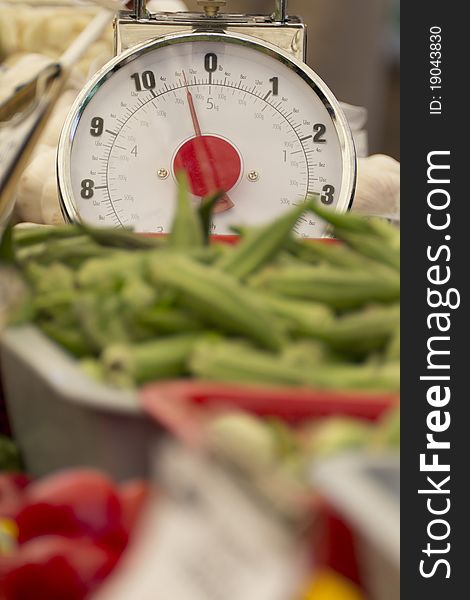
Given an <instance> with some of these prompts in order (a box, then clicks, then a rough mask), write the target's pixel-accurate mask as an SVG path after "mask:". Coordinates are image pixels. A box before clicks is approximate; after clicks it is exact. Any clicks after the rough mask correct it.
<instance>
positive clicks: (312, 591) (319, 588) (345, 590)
mask: <svg viewBox="0 0 470 600" xmlns="http://www.w3.org/2000/svg"><path fill="white" fill-rule="evenodd" d="M300 600H365V596H364V595H363V594H362V593H361V592H360V590H359V589H358V588H357V587H356V586H355V585H354V584H353V583H351V582H350V581H348V580H347V579H345V578H344V577H342V576H341V575H339V574H338V573H335V572H334V571H330V570H324V571H320V572H319V573H318V575H317V576H316V577H315V579H314V580H313V582H312V583H311V584H310V586H309V587H308V588H307V590H306V592H305V594H304V595H303V596H301V598H300Z"/></svg>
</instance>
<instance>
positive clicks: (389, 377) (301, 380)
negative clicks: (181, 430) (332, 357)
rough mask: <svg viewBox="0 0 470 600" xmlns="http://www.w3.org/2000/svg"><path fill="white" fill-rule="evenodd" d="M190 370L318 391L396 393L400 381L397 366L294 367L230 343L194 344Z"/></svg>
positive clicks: (211, 376) (227, 378) (212, 376)
mask: <svg viewBox="0 0 470 600" xmlns="http://www.w3.org/2000/svg"><path fill="white" fill-rule="evenodd" d="M189 366H190V369H191V372H192V373H193V374H194V375H196V376H198V377H201V378H204V379H213V380H218V381H231V382H240V383H258V384H264V385H293V386H309V387H313V388H319V389H336V390H348V389H351V390H352V389H355V390H365V391H366V390H370V391H396V390H398V388H399V380H400V377H399V373H400V369H399V365H398V363H387V364H385V365H376V364H360V365H355V364H344V365H343V364H324V363H322V364H312V365H311V367H305V366H296V365H292V364H286V361H285V360H283V359H282V356H279V355H276V354H272V353H269V352H266V351H262V350H257V349H254V348H252V347H250V346H248V345H246V344H241V343H237V342H229V341H214V342H209V341H205V342H201V343H199V344H197V345H196V346H195V347H194V351H193V353H192V356H191V359H190V362H189Z"/></svg>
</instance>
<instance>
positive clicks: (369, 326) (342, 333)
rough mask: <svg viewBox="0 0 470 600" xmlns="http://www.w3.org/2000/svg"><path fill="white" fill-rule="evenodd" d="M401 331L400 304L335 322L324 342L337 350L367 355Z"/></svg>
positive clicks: (379, 307) (381, 307) (345, 317)
mask: <svg viewBox="0 0 470 600" xmlns="http://www.w3.org/2000/svg"><path fill="white" fill-rule="evenodd" d="M399 328H400V305H399V304H391V305H385V306H371V307H368V308H366V309H365V310H361V311H358V312H354V313H349V314H346V315H343V316H341V317H339V318H337V319H335V320H334V321H333V322H332V323H331V324H330V326H329V327H327V328H325V330H324V331H323V333H322V336H321V339H322V340H324V341H325V342H327V343H328V344H329V345H330V346H331V347H332V348H334V349H335V350H339V351H341V352H346V353H348V354H351V355H356V356H364V355H366V354H368V353H370V352H374V351H376V350H380V349H382V348H384V347H385V345H386V344H387V342H388V341H389V340H390V339H391V338H392V337H393V336H394V335H395V334H396V332H397V331H399Z"/></svg>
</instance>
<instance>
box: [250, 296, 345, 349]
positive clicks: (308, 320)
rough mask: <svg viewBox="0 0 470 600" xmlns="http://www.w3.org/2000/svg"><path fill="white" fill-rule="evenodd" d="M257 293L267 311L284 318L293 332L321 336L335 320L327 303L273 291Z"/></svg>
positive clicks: (300, 334)
mask: <svg viewBox="0 0 470 600" xmlns="http://www.w3.org/2000/svg"><path fill="white" fill-rule="evenodd" d="M257 295H258V297H259V299H260V302H262V303H263V304H264V306H265V308H266V311H267V312H272V313H273V314H274V315H277V316H278V317H280V318H282V319H283V320H284V321H285V322H286V323H287V327H288V329H289V331H291V332H292V333H293V334H296V335H299V336H308V337H314V338H315V337H316V338H319V337H322V336H323V334H324V332H325V331H328V329H329V328H330V326H331V323H332V322H333V321H334V314H333V311H332V310H331V308H329V307H328V306H327V305H326V304H321V303H319V302H306V301H303V300H296V299H292V298H285V297H283V296H278V295H276V294H273V293H258V294H257Z"/></svg>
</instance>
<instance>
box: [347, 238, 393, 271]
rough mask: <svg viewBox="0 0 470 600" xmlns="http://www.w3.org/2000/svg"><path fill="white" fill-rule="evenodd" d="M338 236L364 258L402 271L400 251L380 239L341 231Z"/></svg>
mask: <svg viewBox="0 0 470 600" xmlns="http://www.w3.org/2000/svg"><path fill="white" fill-rule="evenodd" d="M338 235H339V237H341V239H342V240H343V241H344V242H346V244H348V245H349V246H351V248H353V249H354V250H356V251H357V252H359V253H360V254H362V255H363V256H366V257H368V258H371V259H373V260H375V261H376V262H380V263H383V264H384V265H387V266H388V267H391V268H392V269H395V270H396V271H399V270H400V252H399V250H397V249H396V248H393V247H392V246H390V245H388V244H386V243H384V241H383V240H382V239H380V238H379V237H373V236H365V235H361V234H358V233H355V232H350V231H340V232H339V233H338Z"/></svg>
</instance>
